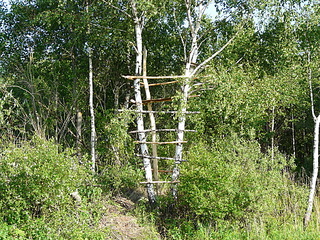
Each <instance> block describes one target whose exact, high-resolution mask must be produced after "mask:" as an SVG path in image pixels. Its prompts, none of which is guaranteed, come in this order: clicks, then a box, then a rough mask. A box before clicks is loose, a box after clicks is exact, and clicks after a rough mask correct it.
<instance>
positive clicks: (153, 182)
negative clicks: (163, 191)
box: [140, 181, 180, 184]
mask: <svg viewBox="0 0 320 240" xmlns="http://www.w3.org/2000/svg"><path fill="white" fill-rule="evenodd" d="M179 182H180V181H151V182H140V183H141V184H152V183H179Z"/></svg>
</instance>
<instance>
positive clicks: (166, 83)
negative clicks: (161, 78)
mask: <svg viewBox="0 0 320 240" xmlns="http://www.w3.org/2000/svg"><path fill="white" fill-rule="evenodd" d="M178 82H179V81H171V82H162V83H150V84H148V85H149V87H152V86H161V85H169V84H174V83H178ZM140 84H141V85H144V83H143V82H141V83H140Z"/></svg>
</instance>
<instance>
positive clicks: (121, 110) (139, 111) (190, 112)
mask: <svg viewBox="0 0 320 240" xmlns="http://www.w3.org/2000/svg"><path fill="white" fill-rule="evenodd" d="M124 111H130V112H136V113H184V114H198V113H200V112H199V111H186V112H179V111H145V110H142V111H141V110H123V109H118V112H124Z"/></svg>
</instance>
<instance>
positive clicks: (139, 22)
mask: <svg viewBox="0 0 320 240" xmlns="http://www.w3.org/2000/svg"><path fill="white" fill-rule="evenodd" d="M131 8H132V13H133V18H134V23H135V34H136V51H137V55H136V68H135V75H136V76H141V74H142V43H143V42H142V29H143V19H142V17H139V15H138V10H137V7H136V3H135V1H131ZM140 81H141V79H135V80H134V94H135V101H136V106H137V111H138V116H137V130H138V138H139V141H141V142H142V143H140V151H141V154H142V155H146V156H149V151H148V146H147V144H146V143H143V142H146V134H145V132H144V121H143V114H142V113H141V111H142V110H143V106H142V98H141V90H140ZM143 166H144V170H145V178H146V180H147V182H148V183H147V184H146V185H147V193H148V198H149V203H150V204H151V205H154V204H155V202H156V197H155V192H154V188H153V184H152V183H151V182H152V169H151V162H150V159H149V158H147V157H143ZM149 182H150V183H149Z"/></svg>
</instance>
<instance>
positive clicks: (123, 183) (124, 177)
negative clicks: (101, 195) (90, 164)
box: [99, 165, 143, 195]
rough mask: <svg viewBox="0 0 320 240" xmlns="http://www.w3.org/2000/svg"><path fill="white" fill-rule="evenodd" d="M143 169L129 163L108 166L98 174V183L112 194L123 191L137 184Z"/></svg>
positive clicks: (133, 187)
mask: <svg viewBox="0 0 320 240" xmlns="http://www.w3.org/2000/svg"><path fill="white" fill-rule="evenodd" d="M142 176H143V171H142V170H141V169H137V167H134V166H131V165H125V166H118V165H115V166H109V167H106V168H105V169H104V171H103V172H101V173H100V174H99V183H100V184H101V185H102V186H103V189H104V191H105V192H107V193H108V192H111V193H112V194H115V195H117V194H121V193H125V192H126V191H128V190H132V189H135V188H137V187H138V186H139V182H140V181H141V179H142Z"/></svg>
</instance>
